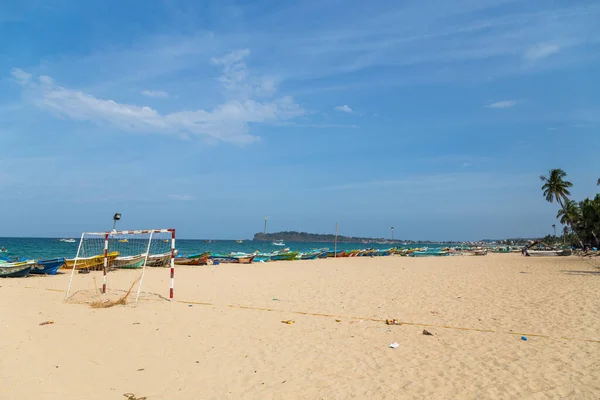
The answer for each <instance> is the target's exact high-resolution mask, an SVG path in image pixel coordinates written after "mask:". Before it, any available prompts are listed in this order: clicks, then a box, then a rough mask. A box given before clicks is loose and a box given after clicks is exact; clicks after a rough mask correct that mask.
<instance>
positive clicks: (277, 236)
mask: <svg viewBox="0 0 600 400" xmlns="http://www.w3.org/2000/svg"><path fill="white" fill-rule="evenodd" d="M252 240H254V241H257V242H270V241H274V240H283V241H286V242H333V241H334V240H335V235H332V234H320V233H307V232H297V231H283V232H274V233H267V234H264V233H256V234H255V235H254V238H253V239H252ZM337 241H338V242H339V243H380V244H392V243H406V244H412V243H437V242H432V241H413V240H393V241H392V240H390V239H385V238H368V237H354V236H340V235H338V237H337ZM444 243H451V242H444Z"/></svg>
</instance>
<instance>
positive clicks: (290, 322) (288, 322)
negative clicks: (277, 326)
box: [281, 319, 296, 325]
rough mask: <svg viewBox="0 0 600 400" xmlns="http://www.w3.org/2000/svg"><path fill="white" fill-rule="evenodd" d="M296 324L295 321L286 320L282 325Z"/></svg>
mask: <svg viewBox="0 0 600 400" xmlns="http://www.w3.org/2000/svg"><path fill="white" fill-rule="evenodd" d="M294 322H296V321H294V320H293V319H286V320H283V321H281V323H282V324H288V325H291V324H293V323H294Z"/></svg>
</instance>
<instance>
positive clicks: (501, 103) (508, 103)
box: [486, 100, 517, 108]
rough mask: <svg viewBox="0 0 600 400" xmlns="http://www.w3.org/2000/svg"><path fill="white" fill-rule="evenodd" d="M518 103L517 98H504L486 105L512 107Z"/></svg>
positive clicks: (490, 106)
mask: <svg viewBox="0 0 600 400" xmlns="http://www.w3.org/2000/svg"><path fill="white" fill-rule="evenodd" d="M515 105H517V102H516V101H515V100H502V101H497V102H495V103H490V104H488V105H486V107H487V108H511V107H514V106H515Z"/></svg>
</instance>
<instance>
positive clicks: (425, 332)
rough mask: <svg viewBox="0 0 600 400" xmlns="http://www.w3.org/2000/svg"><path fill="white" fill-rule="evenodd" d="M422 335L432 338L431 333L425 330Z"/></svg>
mask: <svg viewBox="0 0 600 400" xmlns="http://www.w3.org/2000/svg"><path fill="white" fill-rule="evenodd" d="M423 335H425V336H433V333H431V332H429V331H426V330H425V329H423Z"/></svg>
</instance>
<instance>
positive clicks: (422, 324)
mask: <svg viewBox="0 0 600 400" xmlns="http://www.w3.org/2000/svg"><path fill="white" fill-rule="evenodd" d="M177 302H178V303H182V304H196V305H202V306H216V304H213V303H208V302H198V301H183V300H177ZM226 307H229V308H237V309H241V310H255V311H270V312H284V313H291V314H298V315H310V316H314V317H327V318H335V319H343V318H346V319H354V320H362V321H372V322H384V323H385V319H380V318H370V317H352V316H347V315H336V314H323V313H313V312H306V311H288V310H279V309H276V308H268V307H253V306H244V305H234V304H227V305H226ZM398 322H399V324H400V325H411V326H419V327H427V328H443V329H454V330H459V331H471V332H484V333H500V334H505V335H516V336H529V337H539V338H544V339H552V340H568V341H579V342H587V343H600V340H596V339H580V338H570V337H563V336H560V337H555V336H550V335H542V334H539V333H523V332H513V331H498V330H494V329H483V328H466V327H459V326H452V325H436V324H426V323H421V322H410V321H398Z"/></svg>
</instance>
